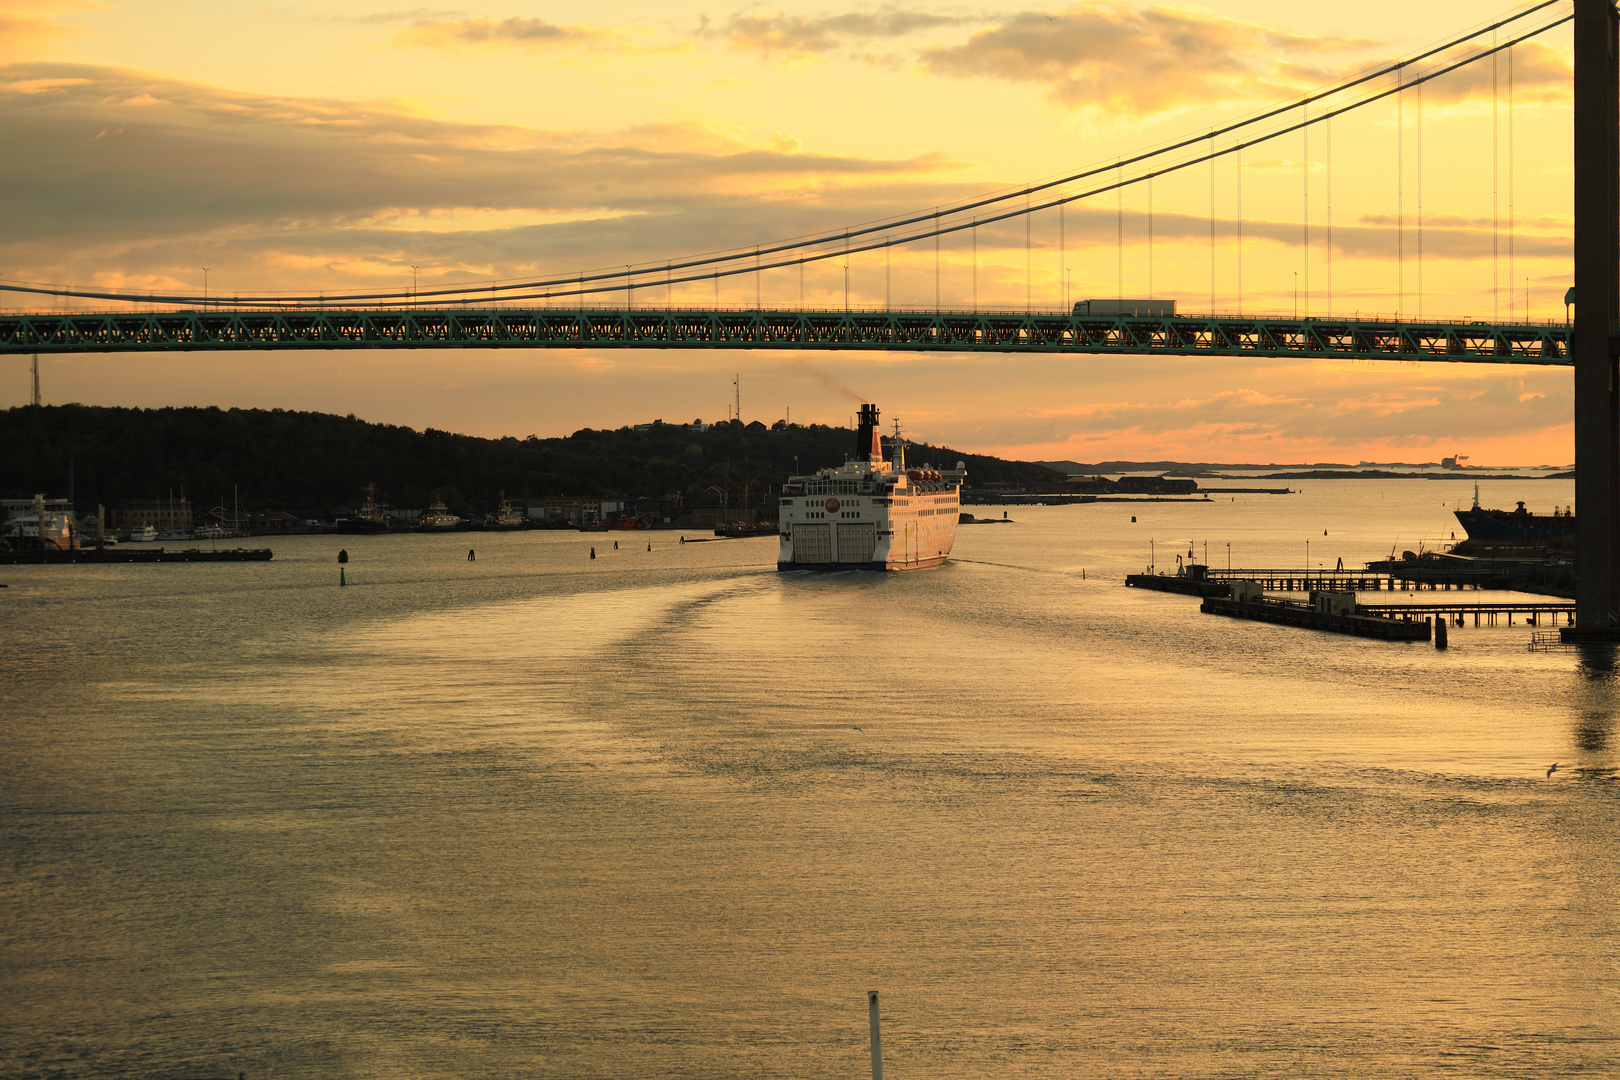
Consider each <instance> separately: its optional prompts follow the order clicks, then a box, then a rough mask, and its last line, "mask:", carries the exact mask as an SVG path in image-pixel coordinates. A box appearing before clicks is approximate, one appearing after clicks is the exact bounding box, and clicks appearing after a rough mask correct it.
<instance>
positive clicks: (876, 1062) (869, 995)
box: [866, 990, 883, 1080]
mask: <svg viewBox="0 0 1620 1080" xmlns="http://www.w3.org/2000/svg"><path fill="white" fill-rule="evenodd" d="M866 1005H867V1011H868V1013H869V1014H870V1018H871V1026H872V1080H883V1032H882V1030H881V1029H880V1028H879V1026H878V992H877V991H876V990H868V991H867V992H866Z"/></svg>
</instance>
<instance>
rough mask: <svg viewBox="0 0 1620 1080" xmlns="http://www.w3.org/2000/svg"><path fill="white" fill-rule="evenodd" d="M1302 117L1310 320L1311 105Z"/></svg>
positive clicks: (1307, 313)
mask: <svg viewBox="0 0 1620 1080" xmlns="http://www.w3.org/2000/svg"><path fill="white" fill-rule="evenodd" d="M1300 115H1301V116H1302V117H1303V118H1304V119H1305V121H1306V123H1305V126H1304V127H1303V128H1301V129H1300V132H1299V133H1300V135H1301V136H1302V137H1303V138H1304V140H1305V160H1304V169H1303V172H1304V174H1305V198H1304V202H1303V203H1302V205H1303V207H1304V212H1303V213H1302V214H1300V223H1301V225H1302V227H1303V231H1302V233H1301V239H1302V240H1303V244H1302V250H1303V251H1304V260H1303V261H1304V263H1305V307H1304V309H1303V310H1304V312H1305V317H1306V318H1307V319H1308V318H1310V316H1311V125H1310V118H1311V107H1310V106H1309V105H1305V106H1302V107H1301V113H1300Z"/></svg>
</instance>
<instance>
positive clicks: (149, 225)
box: [0, 64, 954, 288]
mask: <svg viewBox="0 0 1620 1080" xmlns="http://www.w3.org/2000/svg"><path fill="white" fill-rule="evenodd" d="M0 143H3V144H4V145H6V146H8V147H10V148H11V150H12V152H11V153H8V154H6V155H3V156H0V217H3V218H4V220H6V221H7V223H8V225H7V229H6V230H5V234H4V236H0V253H3V257H4V259H5V263H6V266H7V277H8V278H21V277H32V278H34V279H35V280H58V281H60V280H80V281H83V280H86V277H85V276H84V275H86V274H94V275H103V276H104V275H105V274H107V273H110V272H111V271H110V269H109V268H110V267H114V266H116V267H118V271H119V272H120V273H124V274H127V275H130V276H131V278H132V280H133V279H141V280H152V281H162V280H164V279H165V278H166V276H168V275H172V274H174V273H176V271H175V270H174V267H176V266H183V267H189V266H190V264H191V263H192V262H194V261H195V259H196V258H197V257H198V252H199V251H204V250H215V249H221V250H222V252H228V254H223V253H222V255H221V256H220V257H222V258H229V259H233V260H235V261H236V262H237V263H238V264H239V270H238V274H237V276H238V280H242V279H252V278H257V279H258V280H266V279H280V280H289V279H293V278H295V277H296V278H301V279H303V280H306V281H310V282H312V283H313V284H312V287H318V286H319V285H320V284H323V283H325V282H330V285H329V286H328V287H332V288H337V287H344V286H347V285H349V284H352V283H353V282H355V281H357V280H362V279H365V278H366V277H367V276H368V275H369V276H372V277H375V276H378V275H385V274H388V273H395V272H397V271H396V270H394V269H393V268H394V267H397V265H398V264H399V261H400V259H401V258H402V257H404V258H405V261H406V262H407V263H409V262H422V263H424V264H426V263H428V262H432V263H433V264H434V265H435V266H436V267H438V268H442V269H443V272H445V273H462V274H474V275H475V276H482V275H484V274H492V275H495V276H507V275H509V274H511V275H516V274H520V273H529V272H533V270H534V268H536V267H552V268H556V266H557V265H558V264H559V263H560V264H561V265H562V266H563V267H566V268H568V269H573V268H576V267H577V266H579V265H601V264H604V263H612V262H627V261H631V260H632V259H633V260H635V261H641V260H643V259H645V258H647V257H648V256H649V255H652V256H653V257H657V256H658V255H660V254H680V253H683V252H688V251H694V250H712V249H714V248H716V247H722V246H745V245H748V244H755V243H759V242H760V241H761V240H766V239H771V238H774V237H777V236H782V235H795V234H799V233H802V232H806V231H809V230H812V229H824V228H828V227H831V226H836V225H840V224H844V223H846V222H847V221H850V220H865V219H868V218H871V217H878V216H882V215H884V214H888V213H893V212H895V211H896V210H897V209H902V208H905V207H908V206H911V205H916V204H920V203H922V202H925V201H928V200H929V198H930V197H934V196H936V194H937V187H936V184H937V183H938V181H939V180H940V179H941V178H942V177H943V176H948V175H949V172H950V170H951V169H952V168H953V167H954V163H952V162H950V161H948V160H945V159H943V158H938V157H933V156H924V157H918V158H913V159H903V160H885V159H875V158H863V157H853V156H836V155H827V154H816V153H806V152H802V151H799V150H797V149H796V144H795V143H794V141H793V140H792V139H790V138H788V137H786V136H781V135H774V136H772V137H770V138H767V139H764V140H750V139H748V138H745V137H744V136H743V135H742V134H741V133H737V132H731V131H727V130H724V129H719V128H714V127H709V126H705V125H701V124H696V123H666V124H649V125H641V126H636V127H632V128H627V129H623V130H619V131H597V132H581V131H543V130H537V129H531V128H521V127H514V126H501V125H478V124H464V123H450V122H444V121H438V120H431V119H426V118H422V117H417V116H412V115H409V114H406V113H402V112H399V111H395V110H390V109H388V108H384V107H381V106H376V105H365V104H354V103H345V102H338V101H330V100H320V99H310V98H294V97H278V96H269V95H250V94H242V93H234V92H230V91H225V90H220V89H218V88H214V87H208V86H200V85H196V84H190V83H182V82H177V81H172V80H162V79H154V78H152V77H150V76H146V75H143V74H140V73H135V72H129V71H121V70H116V69H109V68H100V67H90V66H81V65H48V64H38V65H26V66H13V67H10V68H0ZM445 219H448V220H450V221H453V222H455V223H456V225H454V226H451V227H446V226H444V225H442V224H440V221H441V220H445ZM486 220H487V222H488V224H486V225H482V226H481V225H480V222H481V221H486ZM407 253H410V254H409V257H406V256H407ZM211 257H212V256H211ZM210 265H217V264H215V263H210ZM64 275H65V276H64ZM323 275H324V276H323Z"/></svg>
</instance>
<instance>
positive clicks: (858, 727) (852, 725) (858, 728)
mask: <svg viewBox="0 0 1620 1080" xmlns="http://www.w3.org/2000/svg"><path fill="white" fill-rule="evenodd" d="M850 726H851V727H853V728H854V729H855V730H856V731H860V730H861V725H859V724H851V725H850ZM1557 767H1558V766H1556V765H1554V766H1553V768H1555V769H1556V768H1557Z"/></svg>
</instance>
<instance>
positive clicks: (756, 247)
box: [754, 244, 763, 309]
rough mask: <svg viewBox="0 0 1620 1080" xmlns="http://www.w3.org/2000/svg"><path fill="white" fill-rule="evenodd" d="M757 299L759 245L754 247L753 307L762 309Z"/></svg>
mask: <svg viewBox="0 0 1620 1080" xmlns="http://www.w3.org/2000/svg"><path fill="white" fill-rule="evenodd" d="M762 306H763V305H762V304H761V303H760V299H759V245H758V244H755V245H754V307H755V308H756V309H758V308H760V307H762Z"/></svg>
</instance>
